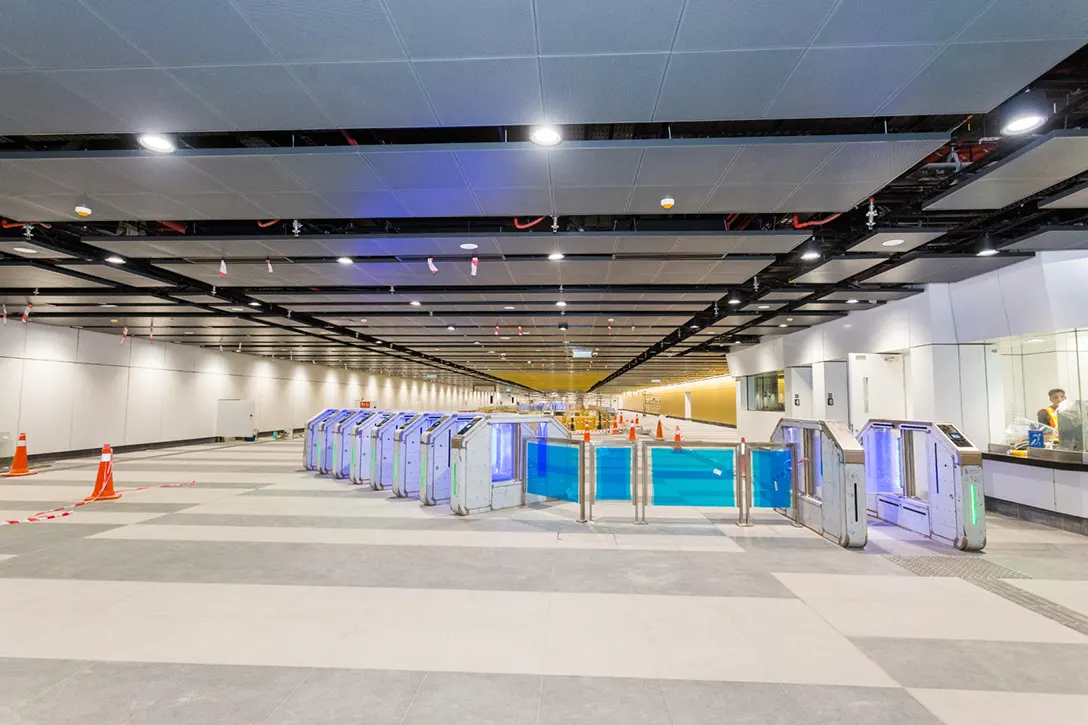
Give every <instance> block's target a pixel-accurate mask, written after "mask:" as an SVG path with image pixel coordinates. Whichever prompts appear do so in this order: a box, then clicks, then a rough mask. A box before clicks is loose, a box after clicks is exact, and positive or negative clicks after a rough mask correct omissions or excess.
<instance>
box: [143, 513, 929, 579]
mask: <svg viewBox="0 0 1088 725" xmlns="http://www.w3.org/2000/svg"><path fill="white" fill-rule="evenodd" d="M156 521H158V519H156ZM738 543H740V544H741V545H742V546H743V544H744V542H738ZM745 556H747V557H750V558H751V560H752V562H753V564H755V565H756V566H759V567H760V568H762V569H763V570H765V571H770V572H773V573H776V574H881V575H889V576H914V575H913V574H911V573H910V572H909V571H907V570H906V569H904V568H902V567H900V566H896V565H895V564H893V563H892V562H890V561H888V560H887V559H885V558H884V557H883V556H867V555H865V554H863V553H860V552H855V551H847V550H846V549H837V550H835V551H823V552H820V551H804V550H801V551H798V550H793V551H784V550H774V551H771V550H767V549H750V550H748V551H746V552H745Z"/></svg>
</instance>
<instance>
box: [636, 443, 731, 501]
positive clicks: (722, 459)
mask: <svg viewBox="0 0 1088 725" xmlns="http://www.w3.org/2000/svg"><path fill="white" fill-rule="evenodd" d="M734 453H735V452H734V450H733V449H731V448H728V449H720V448H680V449H679V450H678V449H676V448H671V447H670V448H656V447H655V448H651V449H650V456H651V459H650V463H651V465H650V472H651V473H650V475H651V480H650V483H651V484H652V487H653V491H652V494H651V501H650V503H652V504H653V505H655V506H735V505H736V498H737V497H736V491H735V490H734V478H733V476H734V464H733V461H734Z"/></svg>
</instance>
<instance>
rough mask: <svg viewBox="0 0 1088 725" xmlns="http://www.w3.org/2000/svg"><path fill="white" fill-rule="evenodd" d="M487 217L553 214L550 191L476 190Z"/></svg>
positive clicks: (475, 193) (477, 199)
mask: <svg viewBox="0 0 1088 725" xmlns="http://www.w3.org/2000/svg"><path fill="white" fill-rule="evenodd" d="M473 195H474V196H475V197H476V201H477V202H478V203H479V205H480V209H481V210H482V212H483V214H484V215H485V216H531V215H534V214H538V215H548V214H551V213H552V193H551V190H550V189H475V190H474V191H473Z"/></svg>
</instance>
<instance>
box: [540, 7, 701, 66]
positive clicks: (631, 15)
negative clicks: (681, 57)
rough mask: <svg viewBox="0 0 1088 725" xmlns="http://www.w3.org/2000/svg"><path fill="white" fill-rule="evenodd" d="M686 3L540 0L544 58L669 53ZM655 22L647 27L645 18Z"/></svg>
mask: <svg viewBox="0 0 1088 725" xmlns="http://www.w3.org/2000/svg"><path fill="white" fill-rule="evenodd" d="M683 5H684V2H683V0H627V2H625V3H624V5H623V6H622V8H617V6H616V5H615V3H614V2H612V1H611V0H536V18H537V33H538V35H539V37H540V52H541V53H542V54H544V55H563V54H574V53H580V54H589V53H639V52H647V51H667V50H669V48H670V46H671V45H672V39H673V34H674V33H675V30H676V23H677V21H679V19H680V10H681V8H682V7H683ZM648 17H652V18H654V21H653V22H646V18H648Z"/></svg>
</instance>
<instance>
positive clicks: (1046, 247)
mask: <svg viewBox="0 0 1088 725" xmlns="http://www.w3.org/2000/svg"><path fill="white" fill-rule="evenodd" d="M1001 249H1002V251H1011V252H1056V251H1064V250H1069V249H1088V227H1065V228H1061V227H1059V228H1053V227H1050V228H1046V227H1044V228H1043V229H1040V230H1038V231H1036V232H1032V233H1031V234H1029V235H1027V236H1025V237H1021V238H1020V239H1017V240H1016V241H1015V242H1013V243H1012V244H1009V245H1007V246H1004V247H1002V248H1001Z"/></svg>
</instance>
